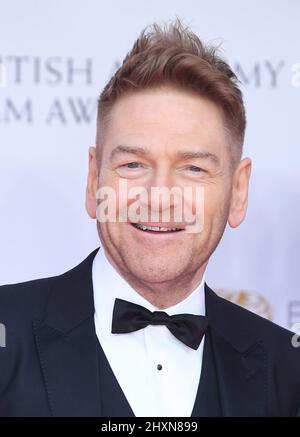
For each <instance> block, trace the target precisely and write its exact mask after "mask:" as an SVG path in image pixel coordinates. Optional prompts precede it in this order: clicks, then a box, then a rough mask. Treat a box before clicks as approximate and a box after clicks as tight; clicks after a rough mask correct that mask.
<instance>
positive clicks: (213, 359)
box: [33, 248, 267, 417]
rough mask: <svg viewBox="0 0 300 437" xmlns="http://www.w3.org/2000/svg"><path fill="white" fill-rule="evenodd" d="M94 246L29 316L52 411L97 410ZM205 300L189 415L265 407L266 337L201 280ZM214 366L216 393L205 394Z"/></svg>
mask: <svg viewBox="0 0 300 437" xmlns="http://www.w3.org/2000/svg"><path fill="white" fill-rule="evenodd" d="M98 250H99V248H97V249H96V250H94V251H93V252H92V253H91V254H90V255H89V256H88V257H87V258H86V259H85V260H84V261H83V262H82V263H81V264H79V265H78V266H76V267H75V268H74V269H72V270H70V271H68V272H66V273H65V274H63V275H61V276H58V277H57V279H56V280H55V282H54V284H53V286H52V290H51V293H50V297H49V301H48V304H47V307H46V310H45V315H44V317H43V318H42V319H41V320H35V321H34V323H33V329H34V335H35V338H36V345H37V350H38V354H39V358H40V363H41V369H42V373H43V377H44V382H45V387H46V391H47V395H48V401H49V408H50V411H51V415H53V416H57V417H58V416H98V417H99V416H102V407H101V399H100V391H99V384H100V382H99V364H98V357H97V353H98V351H97V346H98V343H97V336H96V332H95V326H94V301H93V285H92V261H93V259H94V257H95V255H96V253H97V251H98ZM205 303H206V314H207V315H208V318H209V341H205V345H204V355H203V367H202V375H201V378H200V383H199V387H198V393H197V397H196V401H195V406H194V409H193V413H192V416H199V415H200V416H203V415H223V416H263V415H265V411H266V397H267V393H266V391H267V364H266V361H267V360H266V350H265V347H264V345H263V343H262V342H261V341H260V339H259V338H257V337H255V336H254V334H253V332H252V331H250V330H249V329H248V327H247V326H245V322H244V320H245V319H244V317H243V311H242V310H240V311H239V309H237V308H236V306H235V305H233V304H231V303H230V302H227V301H226V300H225V299H222V298H220V297H218V296H217V295H216V294H215V293H214V292H213V291H212V290H211V289H210V288H209V287H208V286H207V285H206V284H205ZM212 364H213V366H212ZM212 369H215V372H214V371H213V370H212ZM213 373H215V377H214V378H215V379H214V386H215V390H214V393H215V395H214V396H215V397H216V396H218V394H219V398H218V399H216V398H214V396H208V395H207V392H208V390H209V386H210V383H209V381H212V377H213ZM211 393H212V392H211ZM209 399H210V401H209V402H208V400H209ZM203 402H204V403H205V402H206V407H205V409H203ZM201 405H202V407H201Z"/></svg>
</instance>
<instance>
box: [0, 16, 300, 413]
mask: <svg viewBox="0 0 300 437" xmlns="http://www.w3.org/2000/svg"><path fill="white" fill-rule="evenodd" d="M245 125H246V117H245V111H244V106H243V100H242V95H241V92H240V90H239V88H238V84H237V80H236V77H235V75H234V74H233V72H232V71H231V69H230V67H229V66H228V65H227V64H226V63H225V62H224V61H223V60H222V59H220V58H219V57H218V55H217V53H216V51H215V50H214V49H213V48H207V47H205V46H204V45H203V44H202V43H201V42H200V41H199V39H198V38H197V36H196V35H194V34H193V33H192V32H190V31H189V30H188V29H186V28H184V27H183V25H182V24H181V23H180V22H179V21H176V22H175V23H174V24H171V25H169V26H166V27H165V28H160V27H159V26H157V25H153V26H152V28H150V29H149V30H147V31H143V32H142V34H141V35H140V37H139V38H138V40H137V41H136V42H135V44H134V46H133V48H132V50H131V52H130V53H128V55H127V56H126V58H125V59H124V62H123V64H122V66H121V67H120V68H119V69H118V71H117V72H116V73H115V75H114V76H113V77H112V79H111V80H110V81H109V83H108V84H107V85H106V87H105V88H104V90H103V92H102V94H101V96H100V99H99V108H98V119H97V139H96V148H93V147H92V148H90V150H89V173H88V181H87V193H86V207H87V211H88V213H89V215H90V216H91V217H92V218H93V219H97V227H98V233H99V237H100V240H101V247H100V248H98V249H96V250H95V251H93V252H92V253H91V254H90V255H89V256H88V257H87V258H86V259H85V260H84V261H83V262H82V263H81V264H79V265H78V266H76V267H74V268H73V269H72V270H70V271H67V272H66V273H64V274H62V275H60V276H56V277H51V278H44V279H40V280H34V281H30V282H25V283H20V284H14V285H5V286H2V287H1V289H0V321H1V322H2V323H3V324H4V326H5V328H6V347H2V348H0V366H1V372H0V415H1V416H107V417H112V416H134V415H135V416H296V415H300V355H299V354H300V352H299V349H297V348H296V347H294V346H295V344H294V343H293V342H292V336H293V334H292V333H291V332H289V331H287V330H285V329H283V328H281V327H279V326H277V325H275V324H273V323H271V322H269V321H267V320H265V319H263V318H261V317H259V316H257V315H255V314H253V313H251V312H249V311H247V310H245V309H242V308H241V307H239V306H237V305H234V304H233V303H230V302H228V301H226V300H224V299H222V298H220V297H218V296H217V295H216V294H215V293H214V292H213V291H212V290H211V289H210V288H209V287H208V285H207V284H206V283H205V269H206V266H207V263H208V260H209V258H210V256H211V254H212V253H213V252H214V250H215V248H216V247H217V245H218V243H219V241H220V239H221V237H222V235H223V232H224V229H225V226H226V224H227V223H228V224H229V225H230V226H231V227H232V228H234V227H237V226H238V225H240V223H242V221H243V220H244V217H245V214H246V208H247V199H248V184H249V177H250V170H251V160H250V159H249V158H244V159H242V158H241V156H242V146H243V139H244V132H245ZM124 187H125V191H124V189H123V188H124ZM173 187H175V188H176V189H177V191H176V193H177V197H176V194H175V195H173V196H171V197H170V199H169V200H170V201H169V203H168V202H167V203H166V202H163V198H162V196H160V195H156V196H148V197H147V196H145V193H146V194H150V192H151V190H152V189H153V188H167V189H171V188H173ZM102 188H107V191H106V194H107V195H108V201H107V198H104V197H105V196H103V193H101V189H102ZM188 189H190V191H188ZM143 190H144V192H143ZM130 191H131V195H129V194H128V193H129V192H130ZM138 192H139V193H142V194H143V195H141V197H140V199H139V200H140V201H139V203H138V207H137V208H136V210H135V214H134V213H133V211H134V207H136V206H137V205H136V204H134V202H136V201H137V197H138V196H136V197H135V196H134V195H132V193H138ZM178 193H179V194H178ZM189 193H192V195H191V196H189V195H188V194H189ZM199 193H200V194H199ZM109 195H110V196H109ZM176 199H177V200H176ZM178 199H180V200H182V201H183V204H184V205H185V206H186V207H187V211H188V212H189V215H181V216H180V217H179V218H178V215H177V216H176V215H175V212H176V211H177V208H178V205H179V203H178ZM202 201H203V202H202ZM105 202H106V203H105ZM103 205H105V208H103ZM201 205H202V207H199V206H201ZM130 207H131V209H130ZM107 210H109V213H108V214H106V213H107ZM141 210H143V213H144V212H145V211H146V212H147V214H146V215H145V214H144V215H142V214H141ZM166 212H168V213H169V216H168V215H166V214H165V213H166ZM105 214H106V216H105ZM124 214H125V215H124ZM124 217H125V219H124ZM153 217H156V219H155V220H154V219H153ZM165 217H169V218H168V219H166V218H165ZM190 217H192V218H194V222H193V220H188V218H190ZM198 219H199V220H198ZM196 222H197V223H196ZM195 223H196V225H197V226H198V227H197V226H195V227H193V224H195ZM283 292H284V290H283ZM293 344H294V346H293Z"/></svg>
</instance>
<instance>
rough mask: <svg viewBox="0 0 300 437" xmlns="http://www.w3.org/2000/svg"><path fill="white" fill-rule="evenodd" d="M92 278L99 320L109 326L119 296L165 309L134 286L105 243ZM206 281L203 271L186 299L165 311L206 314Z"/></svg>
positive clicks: (150, 309)
mask: <svg viewBox="0 0 300 437" xmlns="http://www.w3.org/2000/svg"><path fill="white" fill-rule="evenodd" d="M92 279H93V290H94V304H95V313H96V315H97V319H98V322H99V323H100V324H101V323H102V325H103V326H102V328H105V326H106V322H105V320H106V319H107V317H110V320H111V316H112V313H113V307H114V303H115V299H116V298H119V299H124V300H127V301H129V302H132V303H135V304H137V305H142V306H143V307H145V308H147V309H148V310H149V311H162V310H161V309H159V308H157V307H155V306H154V305H152V304H151V303H150V302H149V301H148V300H147V299H145V298H144V297H143V296H141V295H140V294H139V293H137V291H135V290H134V288H132V287H131V285H130V284H129V283H128V282H127V281H126V280H125V279H124V278H123V277H122V276H121V275H120V274H119V272H118V271H117V270H116V269H115V268H114V267H113V266H112V264H111V263H110V261H109V260H108V258H107V256H106V254H105V251H104V248H102V247H101V248H100V249H99V250H98V252H97V254H96V256H95V258H94V260H93V266H92ZM204 283H205V275H203V277H202V280H201V283H200V284H199V285H198V286H197V287H196V288H195V289H194V290H193V291H192V293H190V294H189V295H188V296H187V297H186V298H185V299H184V300H182V301H181V302H178V303H177V304H176V305H173V306H170V307H168V308H166V309H164V310H163V311H165V312H166V313H168V314H169V315H174V314H183V313H189V314H197V315H205V293H204ZM108 315H109V316H108ZM106 327H107V326H106Z"/></svg>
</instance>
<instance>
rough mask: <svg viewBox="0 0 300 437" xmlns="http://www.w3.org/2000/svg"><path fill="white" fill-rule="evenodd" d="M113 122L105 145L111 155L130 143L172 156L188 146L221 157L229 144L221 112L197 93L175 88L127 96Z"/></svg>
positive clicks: (113, 114)
mask: <svg viewBox="0 0 300 437" xmlns="http://www.w3.org/2000/svg"><path fill="white" fill-rule="evenodd" d="M109 118H110V121H109V123H108V126H107V131H106V135H105V137H106V139H105V141H104V144H103V146H105V149H107V151H109V149H111V148H113V147H115V146H116V145H117V144H124V143H126V144H133V145H137V144H140V145H143V146H144V147H147V148H150V149H151V150H153V151H155V150H156V149H157V150H160V151H163V150H164V149H165V148H167V149H168V151H169V152H170V153H171V152H172V150H173V149H174V150H175V149H176V148H179V147H180V148H181V149H182V147H185V146H186V147H189V148H190V147H191V146H193V147H195V148H196V147H197V146H199V147H201V148H203V147H204V148H206V149H207V148H210V149H213V151H214V152H217V151H219V153H220V152H221V151H222V149H223V148H224V147H225V143H226V142H227V136H226V130H225V125H224V119H223V114H222V111H221V109H220V108H218V106H217V105H216V104H215V103H213V102H212V101H210V100H208V99H206V98H203V97H201V96H198V95H196V94H195V93H192V92H186V91H181V90H177V89H173V88H166V87H164V88H157V89H149V90H143V91H138V92H134V93H132V94H129V95H125V96H123V97H121V98H120V99H119V100H118V101H117V102H116V103H115V105H114V106H113V108H112V111H111V114H110V117H109ZM103 152H104V150H103ZM104 153H105V152H104Z"/></svg>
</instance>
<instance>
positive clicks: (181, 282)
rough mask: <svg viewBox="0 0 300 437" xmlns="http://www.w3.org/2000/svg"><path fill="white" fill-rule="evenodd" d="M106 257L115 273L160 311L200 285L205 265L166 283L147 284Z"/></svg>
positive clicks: (177, 301)
mask: <svg viewBox="0 0 300 437" xmlns="http://www.w3.org/2000/svg"><path fill="white" fill-rule="evenodd" d="M106 256H107V258H108V260H109V262H110V263H111V264H112V266H113V267H114V268H115V269H116V270H117V272H118V273H119V274H120V275H121V276H122V277H123V278H124V279H125V280H126V282H128V283H129V284H130V286H131V287H132V288H133V289H134V290H135V291H136V292H137V293H139V294H140V295H141V296H142V297H143V298H144V299H146V300H147V301H148V302H150V303H151V304H152V305H153V306H155V307H156V308H158V309H161V310H163V309H166V308H169V307H171V306H173V305H176V304H177V303H179V302H181V301H183V300H184V299H185V298H187V297H188V296H189V295H190V294H191V293H192V292H193V291H194V290H195V289H196V288H197V287H198V285H199V284H200V283H201V281H202V278H203V275H204V271H205V268H206V265H207V262H206V263H205V264H204V265H202V266H201V267H200V268H199V269H197V270H196V271H195V272H188V273H187V274H185V275H181V276H180V277H176V278H174V279H170V280H168V281H161V282H151V283H149V282H145V281H143V280H141V279H140V278H138V277H136V276H134V275H132V274H130V273H129V272H127V271H125V270H123V269H120V267H119V266H118V265H117V264H116V263H115V262H114V260H113V259H112V258H111V256H110V255H109V254H108V253H107V254H106Z"/></svg>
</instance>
